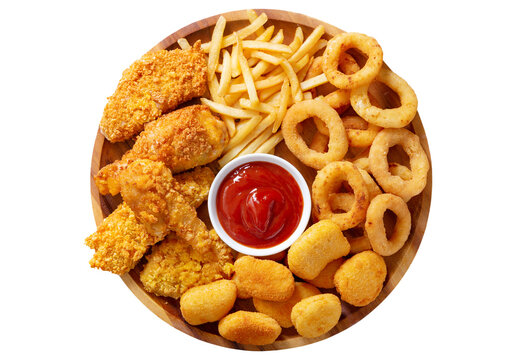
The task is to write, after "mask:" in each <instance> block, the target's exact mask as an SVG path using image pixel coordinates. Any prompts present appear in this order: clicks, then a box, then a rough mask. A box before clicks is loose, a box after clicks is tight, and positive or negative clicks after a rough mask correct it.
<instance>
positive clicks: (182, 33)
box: [90, 9, 432, 350]
mask: <svg viewBox="0 0 519 360" xmlns="http://www.w3.org/2000/svg"><path fill="white" fill-rule="evenodd" d="M256 12H257V13H258V14H261V13H262V12H265V13H266V14H267V16H268V18H269V21H268V22H267V25H275V27H276V30H278V29H283V31H284V35H285V43H287V44H288V43H289V42H290V41H291V40H292V37H293V34H294V31H295V29H296V28H297V27H298V26H301V28H302V30H303V32H304V34H305V38H306V37H307V36H308V35H309V34H310V33H311V32H312V30H313V29H314V28H315V27H316V26H318V25H323V26H324V27H325V30H326V34H325V35H324V36H323V37H324V38H326V39H329V38H331V37H333V36H334V35H335V34H338V33H341V32H343V30H341V29H339V28H337V27H335V26H332V25H329V24H326V23H323V22H322V21H319V20H316V19H313V18H311V17H308V16H305V15H302V14H297V13H292V12H287V11H280V10H269V9H257V10H256ZM222 15H223V16H224V17H225V18H226V20H227V26H226V34H227V33H229V32H230V31H232V30H235V29H239V28H241V27H243V26H246V25H247V24H248V19H247V15H246V12H245V11H233V12H229V13H225V14H222ZM219 16H220V15H215V16H212V17H209V18H207V19H203V20H200V21H197V22H196V23H193V24H191V25H188V26H186V27H184V28H182V29H180V30H178V31H176V32H175V33H173V34H171V35H170V36H168V37H167V38H165V39H164V40H162V41H161V42H160V43H159V44H157V45H156V46H155V47H154V48H153V49H151V51H156V50H161V49H168V50H172V49H174V48H177V47H178V46H177V43H176V41H177V40H178V39H179V38H181V37H184V38H186V39H187V40H188V41H189V43H191V44H193V43H194V42H195V41H196V40H198V39H200V40H202V42H206V41H209V40H210V39H211V34H212V29H213V27H214V25H215V23H216V21H217V19H218V17H219ZM349 30H352V31H353V30H354V29H349ZM382 48H383V44H382ZM382 95H383V96H384V97H385V101H386V105H387V106H389V107H394V106H398V98H397V97H395V95H394V93H392V92H391V91H387V89H382ZM307 122H308V121H307ZM305 126H306V125H305ZM408 128H409V129H410V130H412V131H413V132H414V133H416V134H417V135H418V136H419V137H420V140H421V144H422V146H423V148H424V149H425V151H426V153H427V155H428V157H429V159H430V153H429V146H428V143H427V138H426V135H425V131H424V128H423V126H422V122H421V120H420V117H419V115H418V114H417V115H416V117H415V119H414V120H413V121H412V123H411V124H410V126H409V127H408ZM305 130H306V128H305ZM308 132H309V134H310V135H308V136H311V132H312V129H310V127H309V130H308ZM132 145H133V143H132V142H131V141H128V142H122V143H110V142H109V141H107V140H106V139H105V138H104V136H103V135H102V134H101V133H100V132H99V131H98V133H97V137H96V140H95V145H94V150H93V154H92V165H91V173H90V180H91V181H90V183H91V194H92V205H93V211H94V217H95V221H96V224H97V225H98V226H99V225H100V224H101V222H102V221H103V219H104V218H105V217H106V216H108V215H109V214H110V213H111V212H112V211H113V210H115V208H116V207H117V205H118V204H119V203H120V202H121V201H122V200H121V197H120V196H119V195H118V196H115V197H112V196H110V195H107V196H102V195H100V194H99V191H98V190H97V187H96V185H95V182H94V180H93V177H94V175H95V174H97V172H98V171H99V169H100V168H102V167H103V166H105V165H106V164H109V163H111V162H113V161H115V160H117V159H120V158H121V156H122V154H123V153H124V152H126V151H127V150H128V149H130V148H131V146H132ZM276 155H278V156H281V157H284V158H286V159H287V160H289V161H291V162H292V163H293V164H294V165H295V166H296V167H297V168H299V170H300V171H301V172H302V173H303V175H304V176H305V178H306V179H307V181H308V183H309V185H311V183H312V181H313V178H314V177H315V170H313V169H310V168H308V167H306V166H305V165H303V164H301V163H300V162H299V161H298V160H297V158H295V156H294V155H293V154H291V153H290V151H288V149H287V147H286V146H285V144H284V143H283V142H281V143H280V144H279V145H278V146H277V148H276ZM393 156H394V160H401V161H403V162H405V156H403V157H402V155H401V154H399V153H398V152H395V154H393ZM213 168H214V167H213ZM431 193H432V170H431V171H429V174H428V182H427V186H426V188H425V189H424V191H423V192H422V193H421V194H420V195H418V196H415V197H414V198H413V199H411V201H410V202H409V203H408V205H409V209H410V211H411V214H412V224H413V225H412V229H411V234H410V236H409V239H408V241H407V242H406V244H405V245H404V247H403V248H402V249H401V250H400V251H398V252H397V253H396V254H395V255H393V256H390V257H386V258H385V261H386V264H387V268H388V275H387V278H386V282H385V284H384V288H383V289H382V292H381V293H380V295H379V296H378V297H377V299H376V300H375V301H374V302H372V303H371V304H369V305H367V306H365V307H360V308H358V307H354V306H351V305H348V304H346V303H344V302H342V315H341V318H340V320H339V323H338V324H337V326H335V327H334V328H333V329H332V330H330V331H329V332H328V333H326V334H325V335H322V336H320V337H318V338H313V339H307V338H302V337H301V336H299V335H298V334H297V332H296V331H295V330H294V328H289V329H283V332H282V334H281V335H280V336H279V338H278V339H277V341H276V342H275V343H273V344H271V345H267V346H250V345H241V344H237V343H234V342H231V341H228V340H226V339H224V338H222V337H221V336H220V335H219V334H218V328H217V324H215V323H212V324H205V325H202V326H191V325H189V324H187V323H186V322H185V321H184V320H183V318H182V316H181V314H180V310H179V303H178V301H177V300H174V299H171V298H163V297H157V296H155V295H153V294H149V293H147V292H146V291H144V289H143V287H142V284H141V282H140V280H139V272H140V270H141V269H142V265H138V266H137V267H136V268H135V269H133V270H132V271H130V272H129V273H128V274H126V275H123V276H121V278H122V280H123V281H124V283H125V284H126V285H127V286H128V287H129V288H130V290H131V291H132V292H133V293H134V294H135V296H137V298H138V299H139V300H140V301H142V303H144V305H146V306H147V307H148V308H149V309H150V310H151V311H152V312H153V313H154V314H156V315H157V316H158V317H160V318H161V319H162V320H164V321H165V322H167V323H168V324H170V325H172V326H173V327H175V328H177V329H178V330H181V331H183V332H184V333H186V334H188V335H191V336H194V337H196V338H198V339H200V340H204V341H207V342H210V343H213V344H216V345H220V346H224V347H229V348H236V349H245V350H275V349H286V348H293V347H297V346H302V345H306V344H310V343H313V342H316V341H320V340H322V339H325V338H328V337H330V336H332V335H335V334H337V333H339V332H341V331H343V330H345V329H347V328H348V327H350V326H352V325H353V324H355V323H356V322H357V321H359V320H361V319H362V318H363V317H365V316H366V315H367V314H369V313H370V312H371V311H372V310H373V309H375V308H376V307H377V306H378V305H379V304H380V303H381V302H382V301H383V300H384V299H385V298H386V297H387V296H388V295H389V293H391V291H392V290H393V289H394V288H395V286H396V285H397V284H398V282H399V281H400V279H401V278H402V276H403V275H404V273H405V272H406V271H407V269H408V268H409V266H410V264H411V262H412V261H413V258H414V256H415V254H416V252H417V250H418V247H419V246H420V243H421V240H422V237H423V234H424V231H425V227H426V224H427V218H428V215H429V208H430V203H431ZM199 216H200V218H201V219H202V220H204V221H205V222H206V224H207V225H208V227H209V228H212V226H211V223H210V221H209V217H208V214H207V208H206V207H205V206H202V207H201V208H200V209H199ZM324 291H326V292H334V291H332V290H324ZM235 310H251V311H254V306H253V305H252V302H251V301H250V300H238V301H237V303H236V305H235V308H234V309H233V310H231V311H235Z"/></svg>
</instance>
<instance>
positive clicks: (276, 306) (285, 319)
mask: <svg viewBox="0 0 519 360" xmlns="http://www.w3.org/2000/svg"><path fill="white" fill-rule="evenodd" d="M320 293H321V292H320V291H319V290H318V289H317V288H316V287H315V286H313V285H310V284H307V283H304V282H296V283H295V288H294V292H293V293H292V296H291V297H290V298H289V299H288V300H286V301H268V300H261V299H258V298H253V299H252V301H253V303H254V307H255V308H256V310H257V311H259V312H261V313H263V314H267V315H268V316H270V317H272V318H273V319H274V320H276V321H277V322H278V324H279V325H280V326H281V327H284V328H289V327H292V326H293V324H292V320H291V318H290V315H291V313H292V308H293V307H294V305H295V304H297V303H298V302H300V301H301V300H303V299H304V298H307V297H309V296H313V295H318V294H320Z"/></svg>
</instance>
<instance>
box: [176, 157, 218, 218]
mask: <svg viewBox="0 0 519 360" xmlns="http://www.w3.org/2000/svg"><path fill="white" fill-rule="evenodd" d="M213 180H214V173H213V171H212V170H211V169H209V168H208V167H207V166H202V167H197V168H195V169H194V170H192V171H188V172H185V173H182V174H177V175H173V190H175V191H177V192H178V193H180V194H182V196H183V197H184V199H186V201H187V203H188V204H189V205H191V206H192V207H194V208H197V207H199V206H200V205H202V203H203V202H204V201H205V200H207V197H208V196H209V189H210V188H211V184H212V183H213Z"/></svg>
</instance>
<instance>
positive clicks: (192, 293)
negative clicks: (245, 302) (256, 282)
mask: <svg viewBox="0 0 519 360" xmlns="http://www.w3.org/2000/svg"><path fill="white" fill-rule="evenodd" d="M235 301H236V285H235V284H234V282H232V281H231V280H218V281H215V282H212V283H210V284H207V285H200V286H196V287H194V288H191V289H189V290H188V291H186V292H185V293H184V294H183V295H182V297H181V298H180V311H181V312H182V316H183V317H184V319H185V320H186V321H187V322H188V323H189V324H191V325H200V324H204V323H207V322H213V321H218V320H220V319H221V318H223V317H224V316H225V315H227V313H228V312H229V311H230V310H231V309H232V307H233V306H234V302H235Z"/></svg>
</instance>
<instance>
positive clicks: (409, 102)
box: [351, 68, 418, 128]
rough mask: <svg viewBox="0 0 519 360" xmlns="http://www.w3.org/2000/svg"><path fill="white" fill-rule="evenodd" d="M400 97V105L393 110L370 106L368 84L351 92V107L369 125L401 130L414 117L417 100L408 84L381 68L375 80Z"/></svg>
mask: <svg viewBox="0 0 519 360" xmlns="http://www.w3.org/2000/svg"><path fill="white" fill-rule="evenodd" d="M375 80H376V81H379V82H381V83H383V84H385V85H387V86H388V87H390V88H391V89H392V90H393V91H395V92H396V93H397V94H398V96H399V97H400V103H401V105H400V106H399V107H397V108H394V109H381V108H379V107H377V106H374V105H372V104H371V102H370V99H369V96H368V88H369V84H365V85H363V86H360V87H357V88H355V89H353V90H352V91H351V106H352V107H353V109H355V112H356V113H357V114H359V115H360V116H361V117H362V118H363V119H364V120H366V121H367V122H369V123H371V124H375V125H378V126H382V127H385V128H401V127H404V126H406V125H407V124H409V123H410V122H411V121H412V120H413V119H414V117H415V115H416V110H417V109H418V99H417V98H416V94H415V92H414V90H413V89H412V88H411V87H410V86H409V84H408V83H407V82H406V81H405V80H404V79H402V78H401V77H399V76H398V75H396V74H395V73H394V72H392V71H391V70H389V69H386V68H382V69H380V72H379V73H378V75H377V77H376V78H375Z"/></svg>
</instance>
